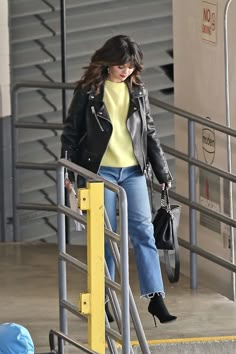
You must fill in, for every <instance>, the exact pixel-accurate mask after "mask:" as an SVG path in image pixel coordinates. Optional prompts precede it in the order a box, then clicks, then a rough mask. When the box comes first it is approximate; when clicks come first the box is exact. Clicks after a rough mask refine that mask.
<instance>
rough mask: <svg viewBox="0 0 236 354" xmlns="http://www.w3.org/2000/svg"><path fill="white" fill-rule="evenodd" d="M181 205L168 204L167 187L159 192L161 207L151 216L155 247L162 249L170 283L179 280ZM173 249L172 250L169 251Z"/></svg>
mask: <svg viewBox="0 0 236 354" xmlns="http://www.w3.org/2000/svg"><path fill="white" fill-rule="evenodd" d="M180 211H181V207H180V206H179V205H175V204H170V200H169V194H168V189H167V188H164V189H162V192H161V207H160V208H159V209H158V210H157V212H156V214H155V216H154V218H153V221H152V222H153V226H154V237H155V242H156V247H157V249H161V250H164V259H165V265H166V272H167V276H168V279H169V281H170V282H171V283H175V282H177V281H178V280H179V272H180V260H179V244H178V226H179V220H180ZM170 251H174V252H170ZM173 253H174V258H175V267H174V269H173V268H172V266H171V261H170V256H171V255H173Z"/></svg>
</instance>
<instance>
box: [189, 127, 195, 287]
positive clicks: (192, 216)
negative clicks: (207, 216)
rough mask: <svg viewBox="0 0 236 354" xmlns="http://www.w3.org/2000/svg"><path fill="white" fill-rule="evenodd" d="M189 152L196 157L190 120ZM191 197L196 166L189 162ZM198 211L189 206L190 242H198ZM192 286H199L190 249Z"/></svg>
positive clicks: (193, 192)
mask: <svg viewBox="0 0 236 354" xmlns="http://www.w3.org/2000/svg"><path fill="white" fill-rule="evenodd" d="M188 154H189V157H190V158H191V159H192V158H195V123H194V122H193V121H188ZM188 171H189V199H190V202H196V167H195V166H194V165H192V164H191V163H190V164H189V169H188ZM196 225H197V211H196V209H193V208H191V207H190V208H189V235H190V244H191V246H194V245H196V244H197V232H196ZM190 286H191V288H192V289H196V288H197V254H196V253H194V252H191V251H190Z"/></svg>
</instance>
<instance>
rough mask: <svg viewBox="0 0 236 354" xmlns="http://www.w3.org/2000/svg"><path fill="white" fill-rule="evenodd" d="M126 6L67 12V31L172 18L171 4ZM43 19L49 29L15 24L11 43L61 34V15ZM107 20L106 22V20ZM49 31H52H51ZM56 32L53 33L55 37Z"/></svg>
mask: <svg viewBox="0 0 236 354" xmlns="http://www.w3.org/2000/svg"><path fill="white" fill-rule="evenodd" d="M128 4H129V5H128V6H127V3H126V6H122V7H121V5H120V3H119V2H115V3H114V2H113V3H112V5H111V6H110V8H109V7H108V4H105V6H104V8H102V5H100V4H99V5H98V6H97V11H95V10H94V11H91V8H90V10H89V12H88V13H86V12H85V13H81V10H80V9H78V11H76V9H72V10H68V11H67V16H68V17H69V18H70V21H68V23H67V31H68V33H69V32H74V31H78V23H79V28H80V30H82V29H83V30H91V29H93V28H94V29H96V30H97V28H101V27H107V26H109V25H123V24H125V23H137V22H139V21H140V20H141V21H143V20H144V19H146V20H150V21H151V20H152V19H156V18H158V17H159V18H161V17H165V16H166V17H168V16H171V15H172V8H171V2H170V1H168V2H166V1H165V2H164V3H162V2H160V3H157V2H156V1H153V2H149V4H148V6H147V4H146V3H145V4H143V3H141V4H139V3H138V4H135V6H133V5H132V4H131V3H128ZM130 11H132V17H130V16H127V13H129V12H130ZM42 18H43V20H44V21H45V22H46V24H47V28H46V27H44V26H43V24H42V23H40V22H35V19H34V22H33V23H32V22H30V23H27V21H26V20H25V18H22V21H18V23H17V24H16V23H13V24H12V43H17V42H18V43H19V42H23V41H24V42H25V41H31V40H34V39H42V38H46V37H52V36H53V35H55V34H59V33H60V18H59V16H58V13H50V14H44V15H42ZM104 18H106V21H104ZM48 28H50V29H51V30H49V29H48ZM53 33H54V34H53Z"/></svg>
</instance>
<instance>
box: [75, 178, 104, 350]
mask: <svg viewBox="0 0 236 354" xmlns="http://www.w3.org/2000/svg"><path fill="white" fill-rule="evenodd" d="M78 207H79V208H80V209H81V210H86V211H87V265H88V293H86V294H80V300H79V308H80V312H81V313H84V314H86V315H88V337H89V346H90V348H91V349H92V350H94V351H96V352H98V353H99V354H105V310H104V301H105V285H104V279H105V272H104V183H103V182H87V188H82V189H79V193H78Z"/></svg>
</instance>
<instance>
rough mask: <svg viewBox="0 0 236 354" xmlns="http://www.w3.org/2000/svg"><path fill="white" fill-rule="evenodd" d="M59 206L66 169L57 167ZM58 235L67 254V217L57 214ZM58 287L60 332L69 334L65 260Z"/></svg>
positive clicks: (61, 348)
mask: <svg viewBox="0 0 236 354" xmlns="http://www.w3.org/2000/svg"><path fill="white" fill-rule="evenodd" d="M57 205H58V206H59V205H63V206H64V205H65V192H64V167H63V166H59V165H58V166H57ZM57 235H58V252H59V254H61V253H66V241H65V240H66V237H65V236H66V235H65V215H64V214H63V213H61V212H59V211H58V212H57ZM58 262H59V263H58V274H59V276H58V286H59V321H60V331H61V332H63V333H65V334H68V323H67V322H68V321H67V310H66V309H65V308H64V306H62V305H61V301H62V300H67V282H66V262H65V260H63V259H59V261H58ZM59 347H60V348H59V353H60V354H64V344H63V340H62V339H61V338H60V339H59Z"/></svg>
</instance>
